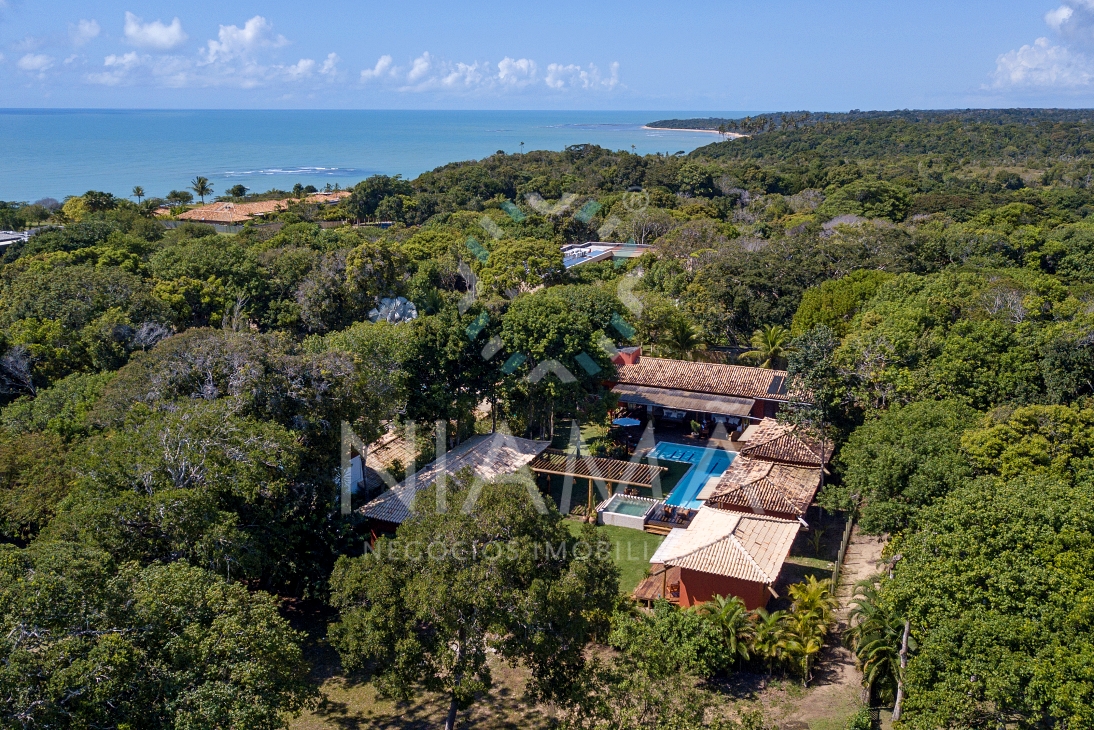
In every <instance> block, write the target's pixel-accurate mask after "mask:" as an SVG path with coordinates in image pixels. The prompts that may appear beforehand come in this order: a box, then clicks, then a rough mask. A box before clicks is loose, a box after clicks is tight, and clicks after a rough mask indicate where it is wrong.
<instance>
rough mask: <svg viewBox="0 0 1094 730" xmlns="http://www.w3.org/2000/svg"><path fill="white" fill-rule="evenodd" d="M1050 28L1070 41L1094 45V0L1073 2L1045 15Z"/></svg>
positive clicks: (1075, 0) (1073, 0) (1074, 0)
mask: <svg viewBox="0 0 1094 730" xmlns="http://www.w3.org/2000/svg"><path fill="white" fill-rule="evenodd" d="M1045 23H1047V24H1048V27H1050V28H1052V29H1053V30H1054V31H1056V32H1057V33H1059V34H1060V35H1062V36H1063V37H1064V38H1067V39H1069V40H1074V41H1079V42H1084V43H1094V0H1071V1H1070V2H1066V3H1064V4H1063V5H1061V6H1060V7H1058V8H1056V9H1055V10H1050V11H1048V12H1047V13H1045Z"/></svg>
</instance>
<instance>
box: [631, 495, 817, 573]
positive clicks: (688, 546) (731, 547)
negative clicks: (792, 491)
mask: <svg viewBox="0 0 1094 730" xmlns="http://www.w3.org/2000/svg"><path fill="white" fill-rule="evenodd" d="M798 526H799V525H798V522H797V521H796V520H783V519H779V518H777V517H766V516H763V515H749V514H745V513H743V512H729V511H726V510H720V509H714V508H713V507H701V508H700V509H699V513H698V514H697V515H696V516H695V518H694V519H693V520H692V521H691V524H690V525H689V526H688V528H687V529H686V530H682V529H679V528H677V529H674V530H673V531H672V532H671V533H670V534H669V537H668V538H666V539H665V541H664V542H662V543H661V546H660V547H659V548H658V549H657V552H655V553H654V555H653V557H652V558H650V563H663V564H664V565H667V566H670V567H677V568H687V569H688V570H696V571H699V572H702V573H710V574H712V575H723V576H726V577H729V578H740V579H741V580H747V581H752V582H754V583H764V584H768V585H770V584H771V583H774V582H775V580H776V579H777V578H778V577H779V571H781V570H782V565H783V562H784V561H785V560H786V556H787V555H788V554H789V553H790V546H791V545H792V544H793V543H794V537H795V536H796V535H797V534H798Z"/></svg>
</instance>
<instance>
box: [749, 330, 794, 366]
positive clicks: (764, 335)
mask: <svg viewBox="0 0 1094 730" xmlns="http://www.w3.org/2000/svg"><path fill="white" fill-rule="evenodd" d="M750 344H751V345H752V349H751V350H749V351H748V352H746V353H743V354H742V355H741V359H742V360H754V361H756V362H757V363H759V366H760V367H762V368H770V369H773V370H782V369H784V368H785V367H786V355H787V353H788V352H790V350H791V348H790V330H788V329H786V328H785V327H783V326H782V325H778V324H773V325H769V326H767V327H764V328H762V329H758V330H756V331H755V332H753V333H752V339H751V340H750Z"/></svg>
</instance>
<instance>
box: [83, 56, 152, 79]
mask: <svg viewBox="0 0 1094 730" xmlns="http://www.w3.org/2000/svg"><path fill="white" fill-rule="evenodd" d="M147 60H148V57H147V56H144V57H142V56H140V55H138V54H137V52H136V51H130V52H129V53H126V54H123V55H121V56H118V55H115V54H113V53H112V54H110V55H109V56H107V57H106V58H104V59H103V67H104V68H105V69H106V70H105V71H102V72H100V73H93V74H88V75H87V80H88V81H90V82H91V83H93V84H102V85H103V86H117V85H118V84H120V83H121V82H122V81H125V80H126V77H127V76H128V74H129V72H130V71H132V70H133V69H134V68H137V67H138V66H141V65H143V64H144V63H145V62H146V61H147Z"/></svg>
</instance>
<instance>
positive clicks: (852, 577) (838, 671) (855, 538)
mask: <svg viewBox="0 0 1094 730" xmlns="http://www.w3.org/2000/svg"><path fill="white" fill-rule="evenodd" d="M884 547H885V542H884V539H882V538H878V537H873V536H871V535H863V534H862V533H861V532H860V531H859V528H858V526H857V525H856V526H855V528H854V530H853V531H852V533H851V542H850V544H849V545H848V548H847V556H846V558H845V559H844V562H843V571H842V573H841V574H840V584H839V586H838V587H837V589H836V596H837V597H838V598H839V600H840V606H839V608H838V609H837V610H836V620H837V622H838V627H837V629H836V631H835V633H834V635H833V636H832V637H831V638H830V640H829V642H828V645H827V646H826V647H825V649H824V651H823V652H822V654H821V660H820V661H819V662H818V664H817V674H816V676H815V677H814V679H813V683H812V686H811V688H810V689H809V690H808V692H807V693H806V694H805V695H804V696H803V697H802V698H801V699H800V700H798V702H797V703H796V704H797V707H796V708H795V709H794V710H793V711H791V712H789V713H788V714H787V715H786V716H785V717H784V718H783V719H782V721H781V722H780V727H782V728H785V730H792V729H793V728H805V727H811V728H813V729H814V730H818V729H819V728H842V727H844V725H845V723H846V719H847V718H849V717H850V716H851V715H852V714H854V712H855V711H856V710H857V709H858V707H859V696H860V694H861V687H862V684H861V683H862V678H861V675H860V674H859V671H858V670H857V669H856V668H855V658H854V655H853V654H852V653H851V651H850V650H849V649H847V648H846V647H844V646H843V644H842V643H841V642H840V640H839V636H840V634H841V633H842V632H843V630H844V629H845V628H846V627H847V615H848V613H850V605H849V604H850V601H851V597H852V594H853V592H854V588H855V583H857V582H858V581H860V580H862V579H863V578H868V577H869V576H871V575H874V574H875V573H877V571H878V567H877V563H878V561H880V560H881V551H882V550H883V549H884Z"/></svg>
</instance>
